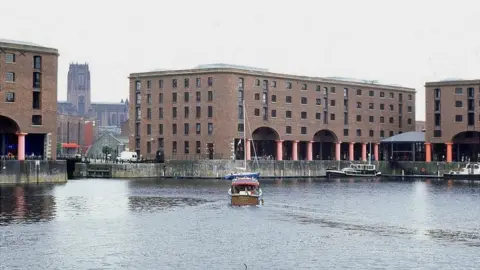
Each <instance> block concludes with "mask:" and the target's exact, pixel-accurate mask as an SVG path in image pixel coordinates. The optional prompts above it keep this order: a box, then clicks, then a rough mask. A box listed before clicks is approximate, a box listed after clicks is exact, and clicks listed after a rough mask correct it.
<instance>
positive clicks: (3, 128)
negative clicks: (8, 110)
mask: <svg viewBox="0 0 480 270" xmlns="http://www.w3.org/2000/svg"><path fill="white" fill-rule="evenodd" d="M18 132H20V128H19V126H18V124H17V122H15V121H14V120H13V119H11V118H9V117H6V116H3V115H0V156H1V157H2V158H5V157H7V156H8V154H11V155H14V156H17V151H18V149H17V148H18V138H17V135H16V133H18Z"/></svg>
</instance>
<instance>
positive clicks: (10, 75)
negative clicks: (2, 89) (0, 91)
mask: <svg viewBox="0 0 480 270" xmlns="http://www.w3.org/2000/svg"><path fill="white" fill-rule="evenodd" d="M5 81H7V82H15V73H14V72H7V74H6V78H5Z"/></svg>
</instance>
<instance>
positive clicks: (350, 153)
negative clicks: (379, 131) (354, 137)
mask: <svg viewBox="0 0 480 270" xmlns="http://www.w3.org/2000/svg"><path fill="white" fill-rule="evenodd" d="M354 145H355V143H354V142H351V143H350V144H349V145H348V159H349V160H350V161H353V160H354V154H355V152H354V151H353V149H354V148H353V146H354Z"/></svg>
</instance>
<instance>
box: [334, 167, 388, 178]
mask: <svg viewBox="0 0 480 270" xmlns="http://www.w3.org/2000/svg"><path fill="white" fill-rule="evenodd" d="M326 175H327V177H376V176H380V175H382V173H381V172H379V171H377V168H376V166H375V165H374V164H350V166H349V167H346V168H343V169H341V170H335V169H328V170H326Z"/></svg>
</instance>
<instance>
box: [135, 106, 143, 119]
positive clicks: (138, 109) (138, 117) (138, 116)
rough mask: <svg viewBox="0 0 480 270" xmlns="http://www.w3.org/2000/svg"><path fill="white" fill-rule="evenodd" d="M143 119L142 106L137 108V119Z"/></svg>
mask: <svg viewBox="0 0 480 270" xmlns="http://www.w3.org/2000/svg"><path fill="white" fill-rule="evenodd" d="M140 119H142V111H141V110H140V108H135V120H137V121H140Z"/></svg>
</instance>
